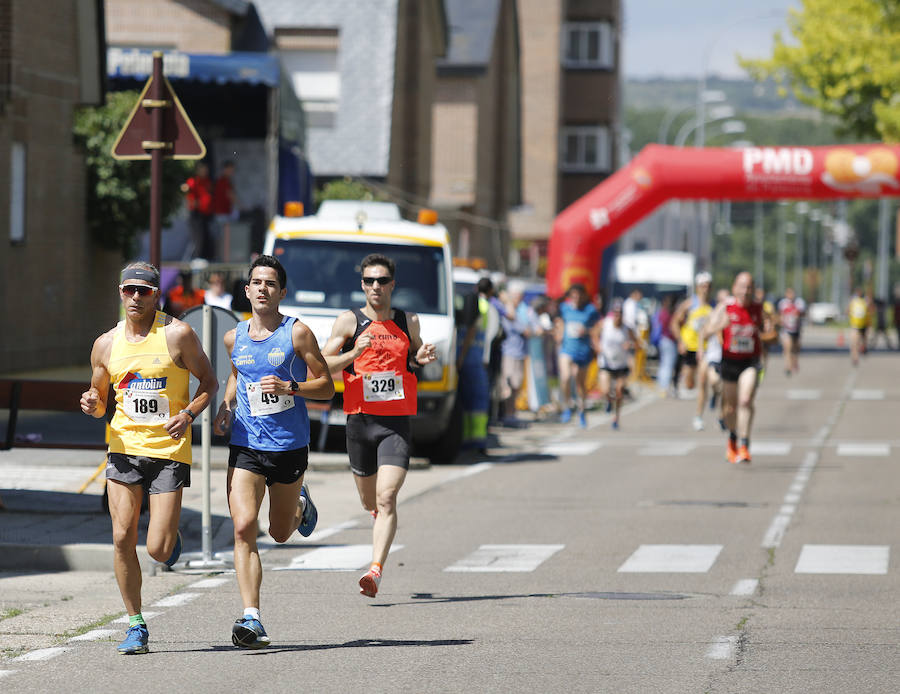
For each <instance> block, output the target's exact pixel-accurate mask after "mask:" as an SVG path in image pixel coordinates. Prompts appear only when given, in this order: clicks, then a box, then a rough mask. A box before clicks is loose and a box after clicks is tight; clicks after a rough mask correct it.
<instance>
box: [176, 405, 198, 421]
mask: <svg viewBox="0 0 900 694" xmlns="http://www.w3.org/2000/svg"><path fill="white" fill-rule="evenodd" d="M182 412H184V413H185V414H186V415H187V416H188V417H190V418H191V421H192V422H193V421H194V420H195V419H197V415H195V414H194V413H193V412H191V411H190V410H189V409H187V408H184V409H183V410H179V411H178V414H181V413H182Z"/></svg>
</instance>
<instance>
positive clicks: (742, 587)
mask: <svg viewBox="0 0 900 694" xmlns="http://www.w3.org/2000/svg"><path fill="white" fill-rule="evenodd" d="M757 588H759V580H758V579H756V578H742V579H741V580H740V581H738V582H737V583H735V584H734V585H733V586H732V587H731V592H730V593H729V595H753V594H754V593H755V592H756V589H757Z"/></svg>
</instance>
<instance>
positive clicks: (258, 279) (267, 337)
mask: <svg viewBox="0 0 900 694" xmlns="http://www.w3.org/2000/svg"><path fill="white" fill-rule="evenodd" d="M286 285H287V275H286V273H285V271H284V268H283V267H282V266H281V263H280V262H278V260H277V259H276V258H273V257H272V256H268V255H263V256H260V257H258V258H257V259H256V260H254V261H253V263H252V264H251V265H250V283H249V284H248V285H247V288H246V290H245V291H246V294H247V299H249V301H250V307H251V310H252V315H251V317H250V318H249V319H248V320H246V321H243V322H242V323H240V324H238V326H237V327H236V328H235V329H234V330H230V331H228V332H227V333H226V334H225V349H227V350H228V354H230V355H231V376H229V377H228V383H227V385H226V386H225V398H224V400H223V402H222V406H221V407H220V408H219V413H218V414H217V415H216V421H215V424H214V427H215V431H216V433H217V434H220V435H222V434H224V433H225V430H226V429H227V428H228V425H229V423H231V419H232V415H233V416H234V422H233V423H232V424H231V446H230V449H231V450H230V454H229V456H228V508H229V510H230V511H231V518H232V521H233V522H234V568H235V572H236V573H237V579H238V587H239V589H240V591H241V599H242V600H243V603H244V612H243V615H242V616H241V618H240V619H238V620H237V621H236V622H235V623H234V626H233V627H232V630H231V640H232V643H234V645H235V646H238V647H239V648H264V647H266V646H267V645H269V637H268V635H267V634H266V630H265V629H264V628H263V625H262V623H261V622H260V618H259V590H260V586H261V584H262V563H261V562H260V560H259V550H258V548H257V546H256V537H257V523H258V516H259V508H260V505H261V504H262V499H263V496H264V495H265V493H266V487H268V488H269V535H271V536H272V539H273V540H275V542H287V540H288V538H289V537H290V536H291V535H292V534H293V532H294V530H297V529H298V530H299V531H300V534H301V535H304V536H309V534H310V533H312V531H313V529H314V528H315V526H316V520H317V513H316V507H315V506H314V505H313V503H312V500H311V499H310V498H309V490H308V489H307V488H306V485H304V484H303V474H304V473H305V472H306V468H307V458H308V454H309V415H308V413H307V411H306V403H305V402H304V401H303V398H304V397H308V398H313V399H315V400H327V399H329V398H330V397H332V396H333V395H334V382H333V381H332V379H331V374H330V373H329V371H328V367H327V366H326V364H325V359H324V358H323V357H322V354H321V352H319V347H318V345H317V344H316V339H315V337H314V336H313V334H312V331H311V330H310V329H309V328H308V327H307V326H306V325H304V324H303V323H301V322H300V321H298V320H297V319H296V318H289V317H287V316H283V315H281V313H280V312H279V311H278V306H279V304H280V303H281V300H282V299H284V296H285V293H286V292H287V289H286ZM307 370H308V371H309V376H310V378H307Z"/></svg>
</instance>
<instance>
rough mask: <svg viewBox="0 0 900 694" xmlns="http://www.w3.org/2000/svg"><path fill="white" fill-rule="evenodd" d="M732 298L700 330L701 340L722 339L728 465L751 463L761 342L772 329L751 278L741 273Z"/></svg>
mask: <svg viewBox="0 0 900 694" xmlns="http://www.w3.org/2000/svg"><path fill="white" fill-rule="evenodd" d="M731 294H732V295H731V296H730V297H728V299H726V300H725V301H723V302H721V303H719V304H717V305H716V308H715V310H714V311H713V313H712V315H711V316H710V319H709V321H708V322H707V324H706V326H705V327H704V329H703V339H704V340H705V339H708V338H710V337H712V336H713V335H715V334H717V333H721V335H722V338H721V339H722V414H723V415H724V418H725V426H726V427H727V428H728V432H729V434H728V446H727V449H726V458H727V460H728V462H729V463H749V462H750V427H751V425H752V424H753V400H754V398H755V397H756V387H757V385H758V383H759V369H760V357H761V355H762V342H761V340H760V335H761V334H763V333H767V332H769V331H770V330H771V329H772V326H771V318H770V317H769V315H768V314H767V313H765V312H764V311H763V307H762V304H760V303H758V302H755V301H754V300H753V275H751V274H750V273H749V272H740V273H738V275H737V276H736V277H735V278H734V284H733V285H732V288H731Z"/></svg>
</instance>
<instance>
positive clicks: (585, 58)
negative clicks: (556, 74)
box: [562, 22, 616, 70]
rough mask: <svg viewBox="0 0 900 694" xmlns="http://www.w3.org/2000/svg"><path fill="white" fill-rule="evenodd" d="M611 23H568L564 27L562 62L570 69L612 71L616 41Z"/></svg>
mask: <svg viewBox="0 0 900 694" xmlns="http://www.w3.org/2000/svg"><path fill="white" fill-rule="evenodd" d="M614 38H615V37H614V34H613V26H612V24H610V23H609V22H568V23H566V24H565V25H563V41H562V51H563V56H562V62H563V65H564V66H565V67H570V68H592V69H601V70H612V69H613V68H614V67H615V64H614V63H615V53H616V52H615V41H614Z"/></svg>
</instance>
